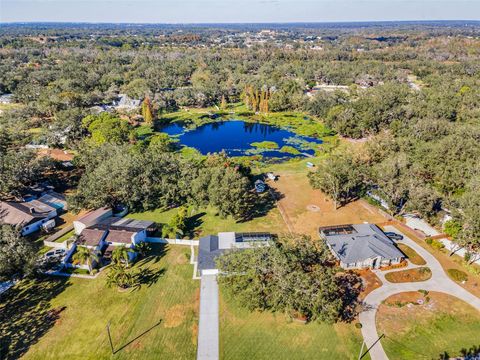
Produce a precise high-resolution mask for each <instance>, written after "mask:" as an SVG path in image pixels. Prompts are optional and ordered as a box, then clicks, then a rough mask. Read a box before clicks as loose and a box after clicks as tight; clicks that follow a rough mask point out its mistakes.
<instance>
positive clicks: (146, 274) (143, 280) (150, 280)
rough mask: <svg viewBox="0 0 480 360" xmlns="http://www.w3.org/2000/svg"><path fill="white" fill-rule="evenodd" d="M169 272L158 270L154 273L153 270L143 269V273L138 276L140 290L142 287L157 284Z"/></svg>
mask: <svg viewBox="0 0 480 360" xmlns="http://www.w3.org/2000/svg"><path fill="white" fill-rule="evenodd" d="M166 271H167V270H165V269H163V268H162V269H158V270H157V271H152V269H142V271H141V272H140V273H139V274H138V289H140V287H141V286H142V285H146V286H147V287H150V286H152V285H153V284H155V283H156V282H157V281H158V279H160V278H161V277H162V276H164V275H165V273H166Z"/></svg>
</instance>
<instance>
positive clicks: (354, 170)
mask: <svg viewBox="0 0 480 360" xmlns="http://www.w3.org/2000/svg"><path fill="white" fill-rule="evenodd" d="M361 167H362V165H361V163H360V162H359V161H356V160H355V159H354V158H353V155H352V154H350V153H343V154H336V155H332V156H330V157H328V158H327V159H325V160H324V161H323V162H321V163H320V164H319V166H318V169H317V171H315V172H312V173H309V174H308V177H309V179H310V184H311V185H312V187H313V188H315V189H320V190H322V191H323V192H324V193H326V194H327V195H328V196H330V197H331V198H332V200H333V202H334V207H335V209H337V207H338V205H339V204H340V205H344V204H345V203H347V202H348V201H350V200H352V199H354V198H355V197H357V196H358V195H359V193H360V191H361V190H362V188H363V182H362V176H363V175H362V171H361Z"/></svg>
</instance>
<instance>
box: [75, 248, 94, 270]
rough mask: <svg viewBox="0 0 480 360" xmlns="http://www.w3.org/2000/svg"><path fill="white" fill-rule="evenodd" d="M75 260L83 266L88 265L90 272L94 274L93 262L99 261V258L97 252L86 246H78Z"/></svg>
mask: <svg viewBox="0 0 480 360" xmlns="http://www.w3.org/2000/svg"><path fill="white" fill-rule="evenodd" d="M73 259H74V260H75V261H78V262H80V263H82V264H87V266H88V272H90V273H91V272H92V265H93V261H99V256H98V254H97V253H96V252H95V250H91V249H89V248H87V247H85V246H77V250H76V251H75V254H73Z"/></svg>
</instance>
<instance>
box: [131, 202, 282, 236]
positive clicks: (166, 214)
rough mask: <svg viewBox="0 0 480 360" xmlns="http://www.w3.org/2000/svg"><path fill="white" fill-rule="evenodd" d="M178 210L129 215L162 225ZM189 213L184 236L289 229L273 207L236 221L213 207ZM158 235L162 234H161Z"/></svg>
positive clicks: (192, 210) (276, 231)
mask: <svg viewBox="0 0 480 360" xmlns="http://www.w3.org/2000/svg"><path fill="white" fill-rule="evenodd" d="M265 195H267V194H265ZM177 212H178V209H170V210H167V211H162V210H160V209H157V210H153V211H146V212H142V213H132V214H128V217H129V218H133V219H139V220H150V221H154V222H155V223H157V224H158V225H160V226H161V225H162V224H168V223H169V221H170V220H171V218H172V217H173V216H174V215H175V214H176V213H177ZM188 215H189V217H188V219H187V227H188V229H187V231H186V232H185V236H184V237H186V238H199V237H201V236H205V235H209V234H216V233H218V232H221V231H236V232H248V231H252V232H257V231H267V232H273V233H277V234H279V233H284V232H286V231H287V229H286V226H285V223H284V222H283V220H282V217H281V215H280V213H279V211H278V210H277V209H276V208H273V209H271V210H269V211H268V212H267V213H266V214H264V215H261V216H258V217H256V218H254V219H252V220H250V221H246V222H236V221H235V220H234V219H233V218H232V217H227V218H221V217H220V216H218V215H216V211H215V209H214V208H212V207H207V208H203V209H193V208H189V211H188ZM160 226H159V227H160ZM157 235H158V236H160V234H157Z"/></svg>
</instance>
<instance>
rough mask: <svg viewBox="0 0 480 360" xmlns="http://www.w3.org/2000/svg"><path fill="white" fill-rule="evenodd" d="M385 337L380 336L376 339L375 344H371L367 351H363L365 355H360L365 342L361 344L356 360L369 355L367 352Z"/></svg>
mask: <svg viewBox="0 0 480 360" xmlns="http://www.w3.org/2000/svg"><path fill="white" fill-rule="evenodd" d="M384 336H385V334H382V335H380V336H379V337H378V339H377V340H375V342H374V343H373V344H372V346H370V347H369V348H368V349H367V351H365V353H363V354H362V351H363V345H365V341H364V342H363V343H362V349H361V350H360V354H358V360H360V359H361V358H363V357H364V356H365V355H367V354H368V353H369V351H370V350H371V349H372V348H373V347H374V346H375V344H376V343H378V342H379V341H380V340H381V339H382V338H383V337H384Z"/></svg>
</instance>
